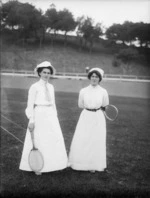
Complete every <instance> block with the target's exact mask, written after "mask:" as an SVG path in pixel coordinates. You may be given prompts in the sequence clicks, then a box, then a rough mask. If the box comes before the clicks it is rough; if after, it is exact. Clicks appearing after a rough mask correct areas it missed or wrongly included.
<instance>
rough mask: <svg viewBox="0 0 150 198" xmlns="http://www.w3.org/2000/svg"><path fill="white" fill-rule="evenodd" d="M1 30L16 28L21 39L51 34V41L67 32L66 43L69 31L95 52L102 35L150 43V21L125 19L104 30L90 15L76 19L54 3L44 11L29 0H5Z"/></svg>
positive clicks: (81, 46) (41, 37)
mask: <svg viewBox="0 0 150 198" xmlns="http://www.w3.org/2000/svg"><path fill="white" fill-rule="evenodd" d="M0 11H1V31H4V30H6V29H9V30H10V31H14V30H15V31H17V32H18V35H19V38H23V39H24V41H26V40H27V39H30V38H32V39H35V40H39V41H40V43H41V44H42V42H43V41H44V40H45V35H46V34H47V33H49V35H50V37H51V43H52V44H53V42H54V41H55V39H56V37H57V35H58V33H59V32H60V31H61V32H62V33H63V34H64V36H63V37H64V45H66V44H67V39H68V33H71V32H75V34H76V39H78V42H79V45H80V49H82V48H83V47H84V48H85V47H87V48H88V49H89V50H90V52H91V51H92V48H93V45H94V43H97V42H98V41H99V40H100V38H101V37H102V36H105V37H106V39H107V40H108V41H110V42H112V43H117V42H118V41H119V42H121V43H122V44H125V43H128V44H129V45H130V46H133V43H134V42H135V41H138V42H139V43H140V47H144V48H148V47H149V45H150V24H149V23H148V24H147V23H143V22H139V23H133V22H129V21H125V22H124V23H123V24H122V25H121V24H113V25H112V26H110V27H109V28H107V29H106V30H105V31H104V30H103V28H102V24H101V23H97V24H96V25H94V20H93V19H92V18H90V17H84V16H81V17H78V18H77V19H76V20H75V19H74V17H73V14H72V13H71V12H70V11H69V10H67V9H64V10H60V11H57V9H56V7H55V5H54V4H51V5H50V7H49V8H48V9H47V10H46V12H45V13H43V11H42V10H40V9H39V10H38V9H36V7H35V6H33V5H32V4H29V3H21V2H19V1H16V0H13V1H12V0H11V1H8V2H7V3H3V4H2V6H1V8H0Z"/></svg>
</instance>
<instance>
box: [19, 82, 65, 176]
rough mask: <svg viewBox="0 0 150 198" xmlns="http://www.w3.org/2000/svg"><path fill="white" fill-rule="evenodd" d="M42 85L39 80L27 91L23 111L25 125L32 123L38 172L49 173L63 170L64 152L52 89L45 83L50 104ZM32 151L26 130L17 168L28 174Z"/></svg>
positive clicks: (29, 136) (28, 133) (51, 86)
mask: <svg viewBox="0 0 150 198" xmlns="http://www.w3.org/2000/svg"><path fill="white" fill-rule="evenodd" d="M44 83H45V82H44V81H43V80H42V79H40V80H39V81H38V82H36V83H35V84H33V85H32V86H31V87H30V89H29V94H28V104H27V108H26V110H25V112H26V115H27V118H28V119H29V122H34V123H35V129H34V136H35V146H36V147H37V148H38V149H39V150H40V151H41V153H42V155H43V158H44V167H43V169H42V170H41V172H51V171H56V170H61V169H64V168H66V167H67V161H68V159H67V153H66V148H65V144H64V139H63V135H62V131H61V128H60V124H59V121H58V117H57V110H56V105H55V96H54V87H53V85H51V84H50V83H47V87H48V91H49V95H50V101H47V100H46V98H45V89H44V85H45V84H44ZM31 148H32V141H31V135H30V132H29V130H28V129H27V132H26V136H25V141H24V147H23V152H22V157H21V162H20V166H19V169H21V170H25V171H31V169H30V167H29V164H28V156H29V152H30V150H31Z"/></svg>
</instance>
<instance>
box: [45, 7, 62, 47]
mask: <svg viewBox="0 0 150 198" xmlns="http://www.w3.org/2000/svg"><path fill="white" fill-rule="evenodd" d="M45 17H46V26H47V28H49V32H51V31H52V30H53V31H54V34H55V36H56V32H57V31H58V30H59V25H58V22H59V17H58V12H57V10H56V8H55V6H51V8H50V9H48V10H47V11H46V13H45ZM51 38H52V39H51V41H52V45H53V41H54V38H53V36H52V35H51Z"/></svg>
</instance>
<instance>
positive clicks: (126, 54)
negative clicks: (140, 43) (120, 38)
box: [116, 48, 139, 63]
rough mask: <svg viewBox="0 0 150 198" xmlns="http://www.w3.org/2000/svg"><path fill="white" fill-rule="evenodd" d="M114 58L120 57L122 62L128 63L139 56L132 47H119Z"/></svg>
mask: <svg viewBox="0 0 150 198" xmlns="http://www.w3.org/2000/svg"><path fill="white" fill-rule="evenodd" d="M116 58H117V59H121V60H122V62H123V63H128V62H130V61H132V60H135V59H137V58H139V52H138V51H137V50H136V49H133V48H128V49H121V50H120V51H119V53H118V54H117V55H116Z"/></svg>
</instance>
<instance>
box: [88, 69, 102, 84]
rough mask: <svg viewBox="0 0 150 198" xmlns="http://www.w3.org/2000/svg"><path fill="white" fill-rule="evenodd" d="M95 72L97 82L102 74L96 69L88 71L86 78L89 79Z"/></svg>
mask: <svg viewBox="0 0 150 198" xmlns="http://www.w3.org/2000/svg"><path fill="white" fill-rule="evenodd" d="M93 73H95V74H96V75H97V76H98V77H99V82H100V81H101V80H102V76H101V74H100V73H99V72H98V71H97V70H93V71H91V72H89V73H88V76H87V77H88V79H91V76H92V74H93Z"/></svg>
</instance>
